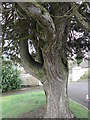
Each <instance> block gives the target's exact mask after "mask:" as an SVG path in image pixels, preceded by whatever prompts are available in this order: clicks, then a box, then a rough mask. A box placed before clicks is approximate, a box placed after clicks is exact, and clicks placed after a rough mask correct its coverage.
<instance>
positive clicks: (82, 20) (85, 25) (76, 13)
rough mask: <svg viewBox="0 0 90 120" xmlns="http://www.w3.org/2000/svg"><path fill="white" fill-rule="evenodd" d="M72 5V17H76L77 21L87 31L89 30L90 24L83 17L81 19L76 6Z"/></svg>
mask: <svg viewBox="0 0 90 120" xmlns="http://www.w3.org/2000/svg"><path fill="white" fill-rule="evenodd" d="M73 5H74V6H75V9H74V10H73V13H74V15H75V16H76V18H77V20H78V21H79V22H80V23H81V24H82V25H83V26H84V27H85V28H86V29H88V30H90V23H89V22H88V21H87V20H86V18H85V17H83V15H81V14H80V13H79V11H78V5H76V4H75V3H73Z"/></svg>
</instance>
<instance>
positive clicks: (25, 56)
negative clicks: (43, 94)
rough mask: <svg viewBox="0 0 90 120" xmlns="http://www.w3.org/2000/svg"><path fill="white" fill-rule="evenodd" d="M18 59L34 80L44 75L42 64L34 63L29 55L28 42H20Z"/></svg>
mask: <svg viewBox="0 0 90 120" xmlns="http://www.w3.org/2000/svg"><path fill="white" fill-rule="evenodd" d="M20 57H21V62H22V64H23V67H24V68H25V70H26V71H27V72H28V73H29V74H31V75H33V76H35V77H36V78H39V79H40V77H41V74H42V75H44V71H43V64H40V63H38V62H36V61H35V60H34V59H33V58H32V56H31V55H30V53H29V50H28V40H20Z"/></svg>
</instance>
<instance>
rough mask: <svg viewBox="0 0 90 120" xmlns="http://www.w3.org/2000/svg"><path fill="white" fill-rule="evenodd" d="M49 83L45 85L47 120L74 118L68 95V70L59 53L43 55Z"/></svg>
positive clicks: (46, 82)
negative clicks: (52, 119)
mask: <svg viewBox="0 0 90 120" xmlns="http://www.w3.org/2000/svg"><path fill="white" fill-rule="evenodd" d="M43 54H44V64H45V70H46V76H47V81H45V83H44V84H43V87H44V91H45V93H46V100H47V110H46V114H45V116H44V117H45V118H73V115H72V113H71V111H70V109H69V104H68V95H67V87H66V86H67V80H68V77H67V76H68V70H65V68H64V66H63V64H62V62H61V63H60V61H61V60H60V59H61V58H60V56H59V54H58V53H57V52H55V54H54V53H53V55H52V53H50V52H49V53H46V54H45V53H43Z"/></svg>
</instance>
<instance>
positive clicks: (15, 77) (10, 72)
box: [1, 60, 21, 92]
mask: <svg viewBox="0 0 90 120" xmlns="http://www.w3.org/2000/svg"><path fill="white" fill-rule="evenodd" d="M1 87H2V92H5V91H10V90H13V89H19V88H20V87H21V80H20V78H19V72H18V71H17V68H16V67H15V65H14V64H13V63H12V62H11V61H5V60H4V61H3V62H2V82H1Z"/></svg>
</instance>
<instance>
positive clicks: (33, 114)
mask: <svg viewBox="0 0 90 120" xmlns="http://www.w3.org/2000/svg"><path fill="white" fill-rule="evenodd" d="M45 112H46V107H40V108H37V109H35V110H31V111H30V112H28V113H24V114H22V115H21V116H18V118H43V116H44V115H45Z"/></svg>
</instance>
